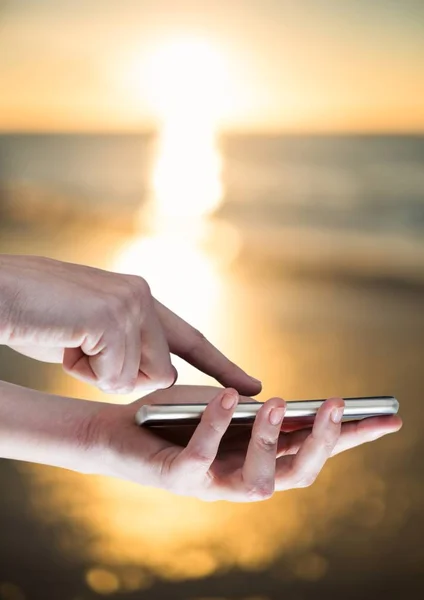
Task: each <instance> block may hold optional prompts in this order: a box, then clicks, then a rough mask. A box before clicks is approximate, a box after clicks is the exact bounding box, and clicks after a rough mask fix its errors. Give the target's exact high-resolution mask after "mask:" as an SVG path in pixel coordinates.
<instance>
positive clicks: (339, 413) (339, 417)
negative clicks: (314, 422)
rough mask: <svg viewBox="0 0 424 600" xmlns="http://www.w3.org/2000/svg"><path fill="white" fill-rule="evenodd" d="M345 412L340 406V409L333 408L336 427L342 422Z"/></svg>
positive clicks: (332, 418)
mask: <svg viewBox="0 0 424 600" xmlns="http://www.w3.org/2000/svg"><path fill="white" fill-rule="evenodd" d="M343 411H344V408H343V407H342V406H339V407H338V408H333V410H332V411H331V420H332V421H333V423H336V425H338V424H339V423H340V421H341V420H342V418H343Z"/></svg>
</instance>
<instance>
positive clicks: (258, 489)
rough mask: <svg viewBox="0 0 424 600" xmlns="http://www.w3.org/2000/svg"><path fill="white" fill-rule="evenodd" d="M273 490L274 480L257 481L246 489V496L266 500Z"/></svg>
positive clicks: (252, 499) (256, 499) (250, 498)
mask: <svg viewBox="0 0 424 600" xmlns="http://www.w3.org/2000/svg"><path fill="white" fill-rule="evenodd" d="M274 490H275V484H274V481H268V480H266V481H265V480H264V481H258V482H256V483H255V484H254V485H253V486H251V487H249V488H248V489H247V490H246V494H247V497H248V498H249V500H251V501H261V500H268V499H269V498H271V497H272V495H273V494H274Z"/></svg>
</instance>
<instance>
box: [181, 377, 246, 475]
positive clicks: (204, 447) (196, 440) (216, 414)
mask: <svg viewBox="0 0 424 600" xmlns="http://www.w3.org/2000/svg"><path fill="white" fill-rule="evenodd" d="M237 402H238V393H237V392H236V391H235V390H232V389H226V390H222V391H220V392H219V393H218V394H217V395H216V397H215V398H214V399H213V400H212V401H211V402H210V403H209V404H208V406H207V407H206V409H205V410H204V412H203V414H202V418H201V420H200V423H199V425H198V426H197V427H196V429H195V431H194V433H193V435H192V437H191V439H190V441H189V443H188V444H187V446H186V447H185V448H184V449H183V450H182V451H181V453H180V455H179V457H178V459H177V461H176V464H175V468H176V469H178V468H182V469H183V470H184V471H185V472H186V471H187V465H189V466H190V470H191V473H192V474H193V475H194V476H195V477H199V478H203V477H204V476H205V475H206V473H207V472H208V471H209V469H210V467H211V465H212V463H213V461H214V460H215V458H216V455H217V454H218V450H219V444H220V443H221V440H222V436H223V435H224V433H225V432H226V430H227V428H228V426H229V424H230V422H231V419H232V416H233V414H234V410H235V408H236V406H237Z"/></svg>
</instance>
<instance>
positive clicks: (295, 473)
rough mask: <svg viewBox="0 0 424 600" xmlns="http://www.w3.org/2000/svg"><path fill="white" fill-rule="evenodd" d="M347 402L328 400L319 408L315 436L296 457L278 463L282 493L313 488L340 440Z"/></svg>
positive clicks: (338, 399)
mask: <svg viewBox="0 0 424 600" xmlns="http://www.w3.org/2000/svg"><path fill="white" fill-rule="evenodd" d="M343 409H344V402H343V400H342V399H341V398H333V399H331V400H327V401H326V402H324V403H323V405H322V406H321V407H320V408H319V410H318V412H317V415H316V418H315V422H314V425H313V427H312V431H311V433H310V434H309V435H308V437H307V438H306V439H305V441H304V442H303V444H302V445H301V447H300V449H299V452H298V453H297V454H295V455H294V456H290V457H288V458H285V459H279V460H278V467H277V477H276V487H277V489H279V490H282V489H287V488H293V487H306V486H309V485H311V484H312V483H313V482H314V481H315V479H316V478H317V476H318V474H319V472H320V471H321V469H322V468H323V466H324V464H325V462H326V460H327V459H328V458H329V457H330V456H331V454H332V452H333V450H334V447H335V446H336V444H337V441H338V439H339V436H340V431H341V420H342V416H343Z"/></svg>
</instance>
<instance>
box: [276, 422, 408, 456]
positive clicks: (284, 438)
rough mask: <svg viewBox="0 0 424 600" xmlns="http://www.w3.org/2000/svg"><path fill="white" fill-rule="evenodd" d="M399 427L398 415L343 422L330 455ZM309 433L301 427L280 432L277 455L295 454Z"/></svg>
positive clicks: (308, 430) (393, 431) (400, 424)
mask: <svg viewBox="0 0 424 600" xmlns="http://www.w3.org/2000/svg"><path fill="white" fill-rule="evenodd" d="M401 427H402V420H401V419H400V417H398V416H390V417H386V416H382V417H369V418H366V419H363V420H360V421H351V422H349V423H343V424H342V429H341V433H340V438H339V440H338V442H337V444H336V446H335V448H334V450H333V452H332V455H331V456H335V455H336V454H340V453H341V452H344V451H345V450H350V449H351V448H355V447H356V446H360V445H362V444H365V443H367V442H372V441H374V440H377V439H379V438H381V437H383V436H385V435H388V434H390V433H395V432H396V431H399V429H400V428H401ZM310 433H311V429H302V430H299V431H295V432H294V433H290V434H288V435H286V434H282V435H281V436H280V439H279V442H278V452H277V457H278V458H280V457H282V456H287V455H292V454H296V453H297V452H298V451H299V449H300V447H301V445H302V444H303V442H304V441H305V440H306V438H307V437H308V436H309V435H310Z"/></svg>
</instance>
